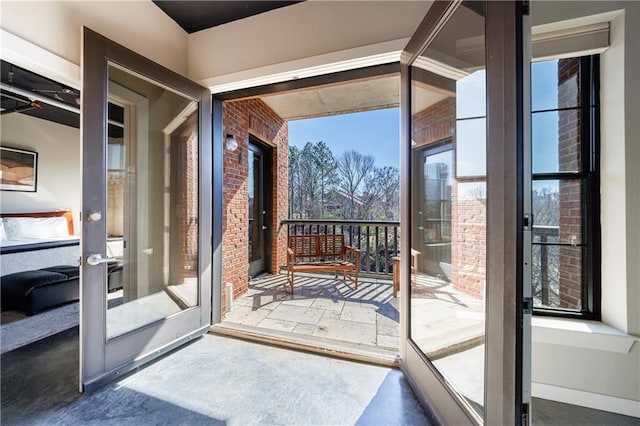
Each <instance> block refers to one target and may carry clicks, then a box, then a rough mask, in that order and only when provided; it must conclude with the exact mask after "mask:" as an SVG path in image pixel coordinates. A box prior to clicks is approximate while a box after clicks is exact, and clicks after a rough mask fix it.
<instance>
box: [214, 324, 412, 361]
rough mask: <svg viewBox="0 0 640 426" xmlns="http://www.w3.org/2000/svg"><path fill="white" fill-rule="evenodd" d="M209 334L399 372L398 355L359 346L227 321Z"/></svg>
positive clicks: (379, 349) (389, 351)
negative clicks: (396, 369) (397, 369)
mask: <svg viewBox="0 0 640 426" xmlns="http://www.w3.org/2000/svg"><path fill="white" fill-rule="evenodd" d="M209 333H211V334H216V335H220V336H228V337H235V338H239V339H243V340H248V341H252V342H258V343H266V344H269V345H272V346H276V347H282V348H287V349H294V350H298V351H304V352H309V353H314V354H318V355H325V356H330V357H334V358H339V359H345V360H348V361H357V362H363V363H367V364H373V365H380V366H383V367H389V368H400V356H399V354H398V353H397V352H395V351H391V350H385V349H382V348H375V347H370V346H365V345H360V344H357V343H348V342H339V341H336V340H332V339H325V338H322V337H311V336H305V335H298V334H293V333H288V332H283V331H277V330H268V329H264V328H258V327H251V326H246V325H240V324H236V323H231V322H227V321H222V322H221V323H219V324H215V325H213V326H211V328H210V329H209Z"/></svg>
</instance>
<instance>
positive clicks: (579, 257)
mask: <svg viewBox="0 0 640 426" xmlns="http://www.w3.org/2000/svg"><path fill="white" fill-rule="evenodd" d="M598 60H599V57H598V56H597V55H596V56H586V57H580V58H568V59H557V60H549V61H541V62H536V63H533V64H532V66H531V92H532V105H531V110H532V115H531V136H532V171H533V176H532V178H533V182H532V207H533V223H534V226H533V247H532V285H533V297H534V308H535V312H536V313H538V314H546V315H561V316H573V317H581V318H587V319H599V316H600V207H599V201H600V195H599V186H600V183H599V182H600V181H599V162H600V159H599V129H598V122H599V105H598V103H599V102H598V91H599V84H598V80H599V78H598V76H599V72H598V71H599V70H598Z"/></svg>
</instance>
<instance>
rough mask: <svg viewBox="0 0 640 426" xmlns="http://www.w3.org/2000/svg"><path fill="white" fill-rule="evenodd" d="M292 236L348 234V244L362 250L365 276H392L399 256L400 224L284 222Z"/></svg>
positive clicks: (381, 222) (309, 220) (347, 221)
mask: <svg viewBox="0 0 640 426" xmlns="http://www.w3.org/2000/svg"><path fill="white" fill-rule="evenodd" d="M281 225H282V226H286V227H287V230H288V235H294V234H296V235H299V234H303V235H309V234H311V235H326V234H329V235H331V234H337V235H340V234H344V236H345V237H344V238H345V243H346V244H347V245H350V246H352V247H355V248H357V249H360V272H361V274H363V275H371V276H384V277H385V278H387V277H390V276H391V275H392V274H393V260H392V259H393V257H394V256H397V255H398V248H399V245H398V243H399V241H400V222H396V221H369V220H332V219H306V220H298V219H287V220H283V221H282V222H281Z"/></svg>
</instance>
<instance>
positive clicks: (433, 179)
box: [409, 5, 487, 418]
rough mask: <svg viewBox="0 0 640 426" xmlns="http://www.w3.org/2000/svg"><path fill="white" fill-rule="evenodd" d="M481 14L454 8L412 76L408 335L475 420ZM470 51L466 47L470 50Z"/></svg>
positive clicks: (480, 393)
mask: <svg viewBox="0 0 640 426" xmlns="http://www.w3.org/2000/svg"><path fill="white" fill-rule="evenodd" d="M484 25H485V22H484V16H483V15H482V14H481V13H478V11H477V10H472V9H469V8H467V7H465V6H464V5H463V6H461V7H459V8H458V9H457V10H456V12H455V13H454V15H453V16H452V17H451V18H450V19H449V20H448V21H447V23H446V24H445V26H444V27H443V28H442V30H441V31H440V32H439V33H438V34H437V35H436V37H435V38H434V39H433V41H432V42H431V43H430V44H429V46H428V47H427V49H426V50H424V51H423V52H422V54H421V55H420V56H419V57H418V58H417V60H416V61H415V62H414V63H413V65H412V66H411V68H410V74H411V100H412V112H411V129H412V130H411V138H412V140H411V143H412V150H411V164H412V165H413V172H412V174H413V179H412V180H411V183H410V190H411V193H412V197H411V200H412V204H411V213H412V218H413V220H412V226H411V249H412V250H414V251H417V252H419V254H418V261H417V262H416V265H414V267H413V268H412V270H411V280H410V281H411V285H410V287H409V293H410V321H409V336H410V339H411V341H412V342H413V343H414V344H415V345H416V346H417V348H419V350H420V351H421V352H422V354H423V355H424V357H425V358H427V359H428V360H429V362H431V364H432V365H433V366H434V367H435V369H436V370H437V372H438V374H439V375H441V376H442V379H443V380H444V381H445V382H446V383H447V384H448V385H449V387H450V389H451V390H452V391H453V392H455V393H456V395H457V396H458V397H459V399H460V401H462V402H463V403H464V404H465V405H466V406H467V407H468V408H469V409H471V410H473V411H475V412H476V413H477V416H478V418H481V417H482V414H483V406H484V343H485V339H484V334H485V305H484V300H485V282H486V274H485V271H486V229H487V224H486V213H487V212H486V177H485V173H486V172H485V170H486V161H485V159H486V130H485V129H486V125H485V122H486V112H485V111H486V107H485V100H486V84H485V62H484ZM471 43H475V44H473V47H471Z"/></svg>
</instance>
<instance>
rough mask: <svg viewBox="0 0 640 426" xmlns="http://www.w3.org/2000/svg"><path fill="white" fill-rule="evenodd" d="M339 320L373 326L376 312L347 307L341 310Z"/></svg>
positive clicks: (351, 306) (358, 307) (357, 307)
mask: <svg viewBox="0 0 640 426" xmlns="http://www.w3.org/2000/svg"><path fill="white" fill-rule="evenodd" d="M340 319H341V320H343V321H355V322H363V323H367V324H373V325H375V323H376V311H375V310H373V309H368V308H362V307H360V306H353V305H348V306H345V307H344V309H343V310H342V314H341V315H340Z"/></svg>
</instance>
